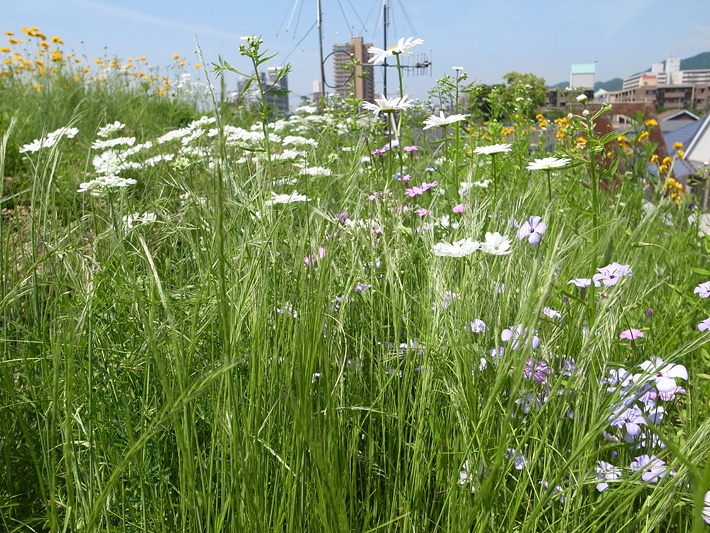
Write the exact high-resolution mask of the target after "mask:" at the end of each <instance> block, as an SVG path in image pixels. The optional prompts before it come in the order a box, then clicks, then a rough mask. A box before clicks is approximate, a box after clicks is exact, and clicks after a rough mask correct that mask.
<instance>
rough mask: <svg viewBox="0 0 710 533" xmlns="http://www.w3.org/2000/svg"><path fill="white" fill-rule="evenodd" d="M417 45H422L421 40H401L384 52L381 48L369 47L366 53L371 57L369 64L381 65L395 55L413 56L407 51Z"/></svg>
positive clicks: (409, 38)
mask: <svg viewBox="0 0 710 533" xmlns="http://www.w3.org/2000/svg"><path fill="white" fill-rule="evenodd" d="M418 44H424V41H423V40H422V39H415V38H414V37H408V38H407V40H406V41H405V40H404V39H403V38H402V39H400V40H399V42H397V44H396V45H394V46H391V47H390V48H388V49H387V50H384V49H382V48H377V47H376V46H371V47H370V48H368V49H367V52H368V53H370V54H372V57H371V58H370V59H369V63H374V64H375V65H377V64H378V63H381V62H382V61H384V60H385V59H387V58H388V57H392V56H396V55H403V56H411V55H414V53H413V52H410V51H409V49H410V48H412V47H414V46H417V45H418Z"/></svg>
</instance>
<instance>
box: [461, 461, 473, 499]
mask: <svg viewBox="0 0 710 533" xmlns="http://www.w3.org/2000/svg"><path fill="white" fill-rule="evenodd" d="M470 470H471V469H470V468H469V466H468V461H466V462H465V463H464V464H463V466H462V467H461V472H459V485H466V484H467V483H470V484H471V492H476V486H475V485H474V484H473V482H474V481H475V472H471V471H470Z"/></svg>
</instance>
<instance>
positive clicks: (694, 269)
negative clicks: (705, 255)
mask: <svg viewBox="0 0 710 533" xmlns="http://www.w3.org/2000/svg"><path fill="white" fill-rule="evenodd" d="M688 270H690V271H691V272H695V273H696V274H700V275H701V276H710V270H705V269H704V268H698V267H688Z"/></svg>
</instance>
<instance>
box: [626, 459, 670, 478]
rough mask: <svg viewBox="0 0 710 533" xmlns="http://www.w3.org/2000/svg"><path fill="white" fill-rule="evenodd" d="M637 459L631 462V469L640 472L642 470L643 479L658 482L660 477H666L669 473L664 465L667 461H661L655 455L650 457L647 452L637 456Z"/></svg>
mask: <svg viewBox="0 0 710 533" xmlns="http://www.w3.org/2000/svg"><path fill="white" fill-rule="evenodd" d="M635 459H636V460H635V461H634V462H633V463H631V465H630V466H631V470H632V471H634V472H638V471H639V470H641V471H642V472H643V474H642V475H641V479H643V480H644V481H649V482H651V483H656V482H657V481H658V480H659V478H662V477H664V476H665V475H666V474H667V473H668V469H667V468H666V467H665V466H664V465H665V464H666V463H665V461H661V460H660V459H659V458H658V457H656V456H655V455H652V456H651V457H649V456H648V455H646V454H643V455H640V456H638V457H635Z"/></svg>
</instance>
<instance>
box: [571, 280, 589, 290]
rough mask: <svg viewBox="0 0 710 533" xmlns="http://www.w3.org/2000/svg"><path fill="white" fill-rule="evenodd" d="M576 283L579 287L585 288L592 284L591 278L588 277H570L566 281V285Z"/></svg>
mask: <svg viewBox="0 0 710 533" xmlns="http://www.w3.org/2000/svg"><path fill="white" fill-rule="evenodd" d="M570 283H571V284H572V285H576V286H577V287H579V288H580V289H586V288H587V287H590V286H591V285H592V280H591V279H589V278H574V279H571V280H569V281H568V282H567V285H569V284H570Z"/></svg>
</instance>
